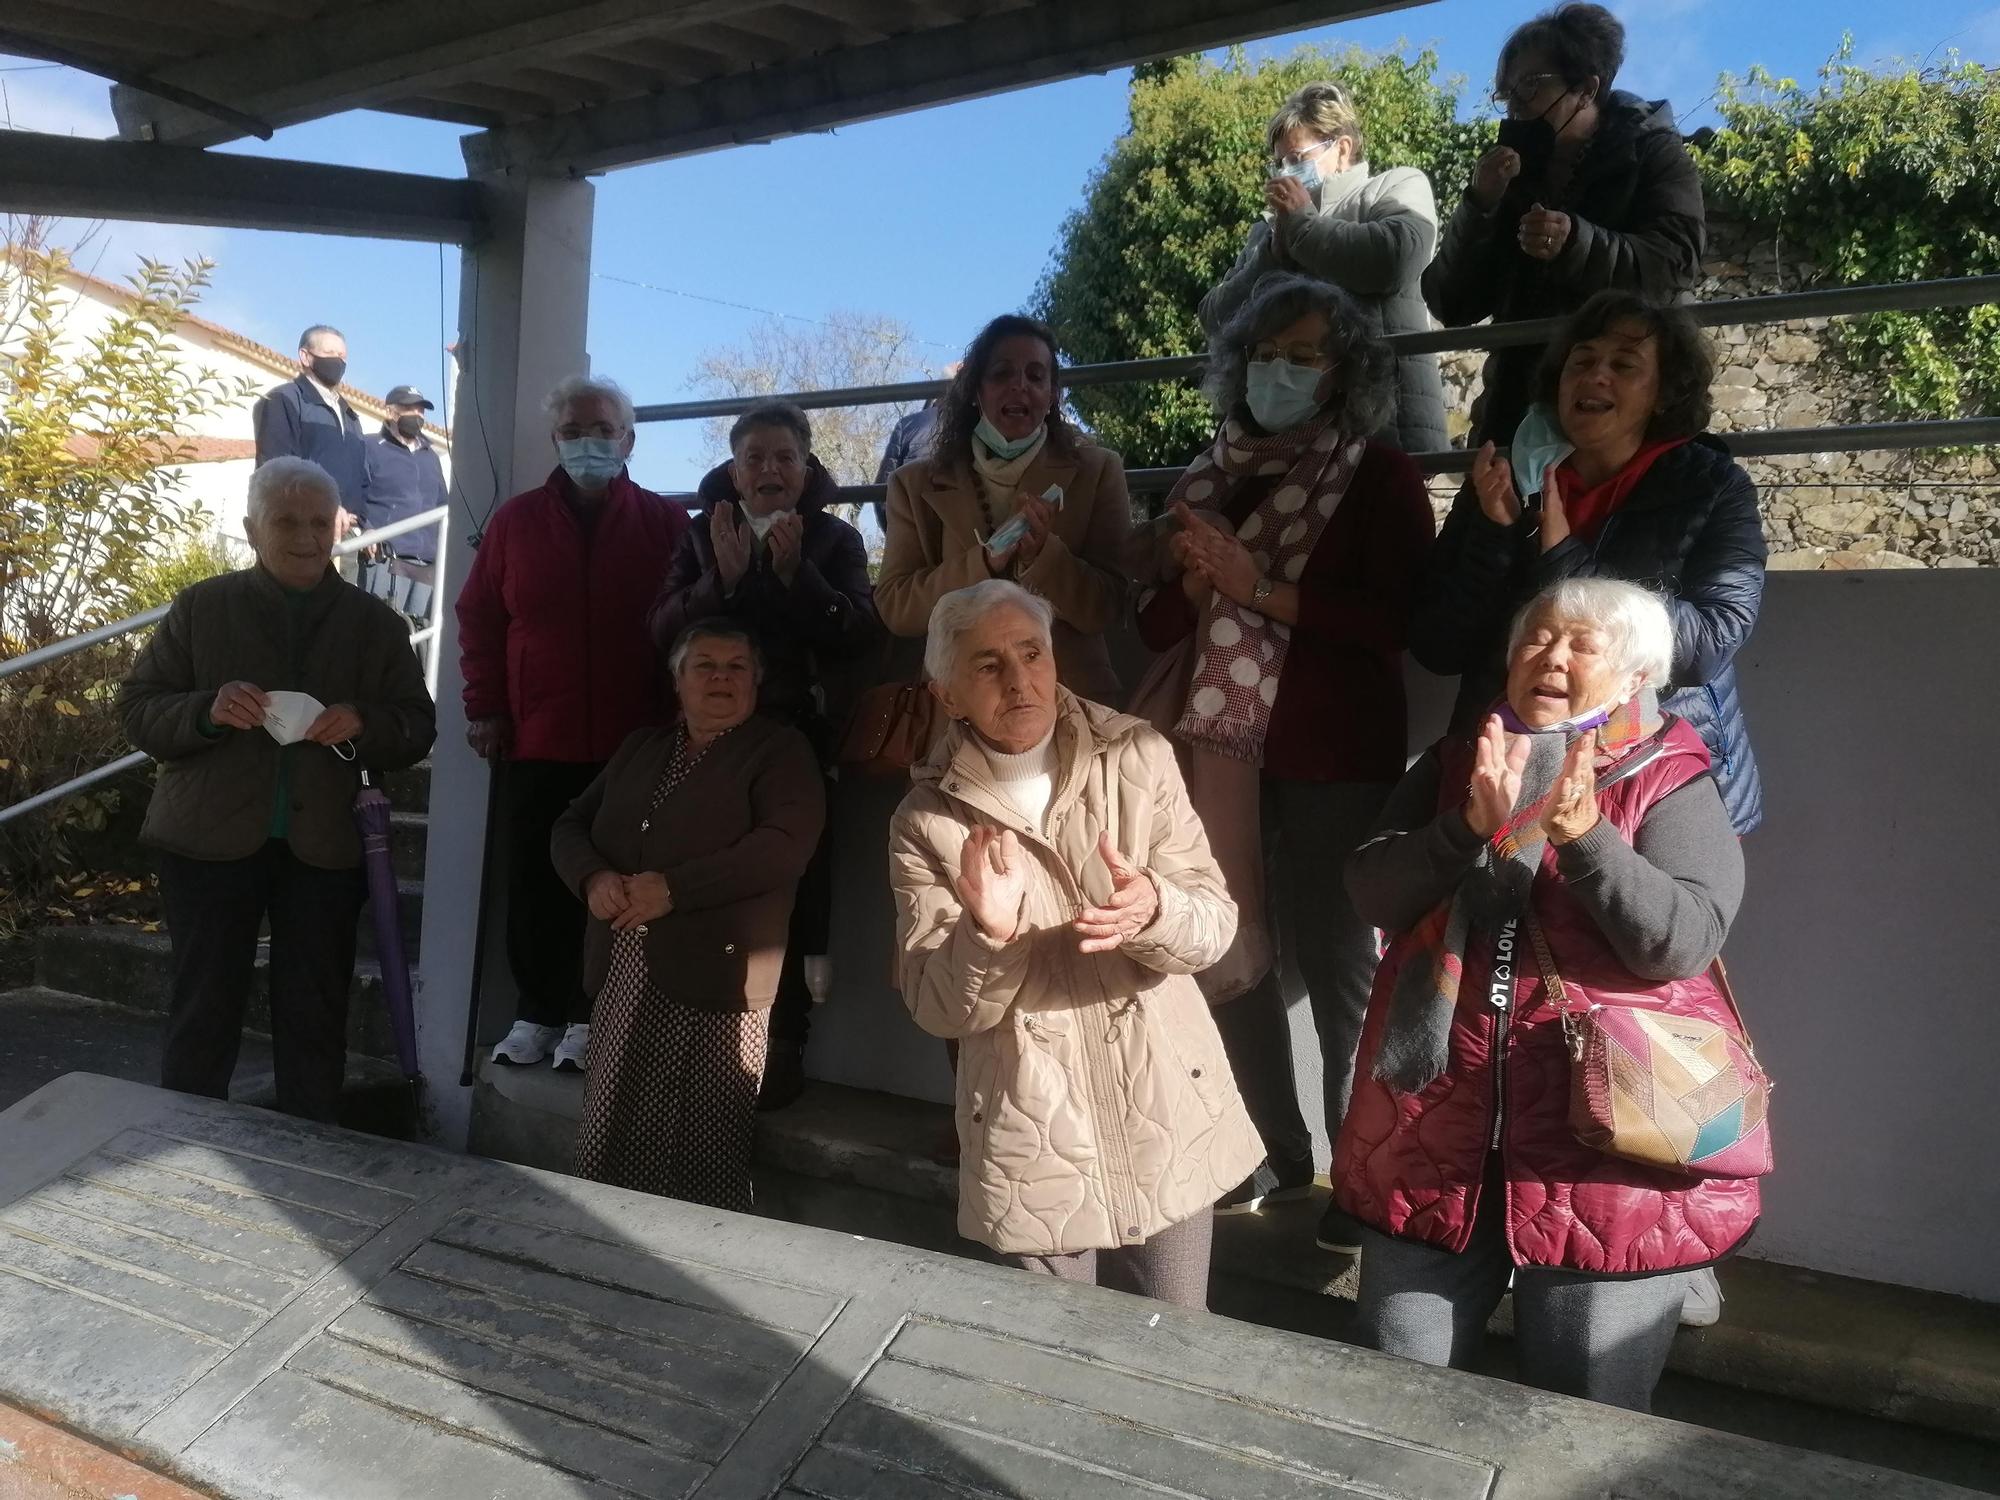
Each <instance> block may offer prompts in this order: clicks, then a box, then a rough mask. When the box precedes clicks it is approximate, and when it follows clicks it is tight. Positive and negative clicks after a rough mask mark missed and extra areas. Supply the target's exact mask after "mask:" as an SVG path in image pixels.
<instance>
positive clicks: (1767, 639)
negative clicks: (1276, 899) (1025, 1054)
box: [809, 570, 2000, 1301]
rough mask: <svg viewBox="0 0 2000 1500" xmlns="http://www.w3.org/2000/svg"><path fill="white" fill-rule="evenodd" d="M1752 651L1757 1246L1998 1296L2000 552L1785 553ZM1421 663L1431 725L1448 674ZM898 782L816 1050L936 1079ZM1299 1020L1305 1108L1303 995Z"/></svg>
mask: <svg viewBox="0 0 2000 1500" xmlns="http://www.w3.org/2000/svg"><path fill="white" fill-rule="evenodd" d="M1738 666H1739V670H1740V673H1741V676H1742V680H1743V695H1744V699H1745V703H1746V707H1747V710H1748V714H1749V724H1750V733H1751V737H1752V741H1753V743H1754V744H1755V746H1756V749H1757V755H1758V758H1759V760H1760V761H1761V763H1762V767H1763V775H1764V787H1765V798H1766V812H1767V817H1766V822H1765V825H1764V827H1763V828H1761V829H1760V830H1759V831H1758V832H1757V833H1755V834H1753V835H1752V836H1751V837H1750V839H1749V840H1748V841H1747V843H1746V846H1745V853H1746V855H1747V858H1748V863H1749V889H1748V895H1747V897H1746V899H1745V902H1744V906H1743V910H1742V913H1741V915H1740V916H1739V918H1738V920H1737V924H1736V927H1735V929H1734V931H1733V932H1732V933H1731V935H1730V939H1729V945H1728V956H1729V963H1730V972H1731V976H1732V978H1733V979H1734V981H1735V985H1736V988H1737V990H1738V997H1739V999H1740V1001H1741V1003H1742V1005H1743V1008H1744V1012H1745V1016H1746V1018H1747V1021H1748V1024H1749V1027H1750V1030H1751V1033H1752V1036H1753V1039H1754V1040H1755V1042H1756V1045H1757V1048H1758V1053H1759V1055H1760V1057H1761V1058H1762V1059H1763V1061H1764V1063H1765V1065H1766V1067H1767V1068H1768V1069H1769V1070H1770V1072H1771V1074H1772V1076H1773V1077H1774V1078H1775V1079H1776V1081H1777V1089H1776V1092H1775V1093H1774V1095H1773V1099H1772V1122H1773V1131H1774V1138H1775V1141H1776V1152H1777V1163H1778V1166H1777V1171H1776V1172H1775V1173H1774V1174H1773V1175H1772V1176H1771V1177H1770V1178H1769V1179H1768V1180H1767V1183H1766V1187H1765V1217H1764V1222H1763V1224H1762V1226H1761V1227H1760V1229H1759V1231H1758V1233H1757V1237H1756V1239H1755V1240H1754V1241H1753V1242H1752V1244H1751V1246H1750V1251H1749V1253H1751V1254H1753V1255H1757V1256H1762V1257H1765V1258H1768V1259H1771V1260H1778V1261H1784V1262H1787V1263H1790V1264H1793V1265H1801V1266H1809V1267H1813V1268H1816V1269H1819V1270H1823V1271H1830V1272H1836V1273H1840V1274H1845V1275H1853V1276H1862V1277H1867V1278H1870V1279H1873V1280H1878V1281H1888V1282H1895V1283H1898V1284H1901V1285H1906V1286H1915V1287H1922V1288H1926V1289H1928V1290H1933V1291H1943V1292H1955V1293H1960V1294H1963V1295H1966V1296H1973V1297H1980V1298H1985V1299H1987V1300H1993V1301H2000V1248H1996V1247H2000V1169H1996V1162H2000V1106H1997V1105H1996V1100H2000V1089H1996V1087H1995V1083H1996V1080H2000V1020H1996V1016H2000V776H1997V775H1996V765H2000V755H1996V753H1995V752H1996V749H2000V572H1992V571H1969V570H1967V571H1924V572H1869V573H1774V574H1772V575H1771V576H1770V579H1769V582H1768V584H1767V586H1766V591H1765V595H1764V615H1763V619H1762V621H1761V622H1760V624H1759V625H1758V628H1757V631H1756V633H1755V635H1753V636H1752V638H1751V641H1750V644H1749V645H1748V646H1747V647H1746V648H1745V649H1744V651H1743V653H1742V654H1741V655H1740V657H1739V658H1738ZM1412 684H1413V689H1414V692H1413V697H1412V718H1413V720H1414V721H1415V722H1414V723H1413V727H1412V733H1411V744H1412V746H1421V745H1424V744H1427V743H1429V741H1430V740H1431V739H1432V738H1434V737H1435V735H1436V734H1437V732H1438V730H1439V728H1440V727H1441V726H1442V724H1443V721H1444V717H1445V714H1446V712H1447V710H1448V709H1449V706H1450V703H1449V691H1448V689H1449V684H1448V683H1447V682H1444V681H1441V680H1439V679H1436V678H1427V677H1425V676H1424V674H1421V673H1413V674H1412ZM895 800H896V796H895V791H894V789H893V787H891V786H887V785H884V784H881V783H873V784H871V783H850V784H849V785H847V786H844V787H843V788H842V790H841V793H840V797H839V807H838V809H837V818H838V820H839V821H838V822H837V824H836V836H837V837H838V839H839V841H840V878H839V880H838V883H837V886H836V905H835V931H836V937H835V948H836V952H835V963H836V965H837V970H838V972H837V976H836V995H837V998H836V1000H835V1001H834V1002H833V1003H831V1004H829V1005H827V1006H825V1007H822V1008H821V1012H820V1015H819V1017H818V1023H817V1026H816V1029H815V1034H814V1040H813V1046H812V1050H811V1053H810V1054H809V1067H810V1070H811V1071H812V1072H813V1073H814V1074H815V1075H816V1076H818V1077H822V1078H827V1079H830V1080H832V1081H835V1082H840V1083H850V1084H855V1085H857V1086H860V1087H864V1088H877V1089H885V1090H888V1091H890V1092H894V1093H902V1094H908V1095H912V1096H915V1097H920V1098H928V1099H935V1100H943V1099H946V1098H948V1097H949V1090H950V1080H949V1075H948V1074H947V1073H946V1071H945V1067H944V1057H943V1049H942V1046H941V1044H939V1043H938V1042H936V1041H934V1040H932V1039H931V1038H929V1037H926V1036H924V1035H923V1034H922V1033H920V1032H918V1031H917V1029H916V1027H915V1026H914V1025H913V1024H912V1023H911V1022H910V1021H909V1019H908V1018H907V1016H906V1014H905V1012H904V1010H903V1008H902V1005H901V1002H900V1000H899V999H898V998H897V996H896V995H895V993H894V992H893V991H892V990H891V989H890V988H889V965H890V953H889V941H890V939H889V934H890V932H891V930H892V928H891V923H892V920H893V919H892V916H891V914H890V911H889V901H888V893H887V889H886V860H885V856H884V853H883V836H882V828H883V825H884V823H885V822H886V819H887V817H888V814H889V812H890V811H891V810H892V809H893V806H894V803H895ZM1292 1022H1293V1031H1294V1036H1295V1048H1294V1053H1295V1057H1296V1061H1297V1065H1298V1074H1299V1079H1298V1082H1299V1087H1300V1093H1301V1098H1302V1100H1303V1101H1304V1106H1305V1112H1306V1117H1307V1119H1308V1120H1310V1119H1312V1118H1313V1117H1314V1114H1315V1113H1316V1112H1317V1109H1318V1105H1317V1103H1316V1101H1317V1099H1318V1093H1319V1076H1320V1068H1319V1063H1318V1054H1317V1049H1316V1043H1315V1041H1314V1038H1313V1032H1312V1022H1311V1019H1310V1017H1309V1016H1308V1014H1307V1012H1306V1008H1305V1006H1304V1004H1303V1002H1302V1000H1301V1001H1300V1002H1299V1003H1295V1004H1294V1006H1293V1009H1292ZM1320 1151H1321V1165H1322V1167H1324V1165H1325V1161H1326V1143H1325V1141H1324V1140H1322V1141H1321V1142H1320Z"/></svg>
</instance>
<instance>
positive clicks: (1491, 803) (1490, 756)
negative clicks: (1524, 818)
mask: <svg viewBox="0 0 2000 1500" xmlns="http://www.w3.org/2000/svg"><path fill="white" fill-rule="evenodd" d="M1527 764H1528V736H1527V735H1525V734H1523V735H1517V736H1515V739H1514V743H1513V745H1512V746H1511V747H1510V746H1509V745H1508V744H1507V731H1506V730H1505V729H1503V728H1502V727H1501V725H1500V715H1498V714H1493V715H1491V716H1490V717H1489V718H1488V719H1487V720H1486V727H1485V728H1483V729H1481V730H1480V731H1479V741H1478V743H1477V744H1476V745H1475V746H1474V747H1473V762H1472V784H1471V785H1470V786H1469V787H1467V788H1466V793H1465V813H1464V817H1465V826H1466V827H1467V828H1470V829H1471V830H1472V831H1473V832H1474V833H1476V834H1478V835H1479V836H1480V837H1481V838H1482V839H1490V838H1492V837H1493V835H1494V834H1496V833H1498V832H1499V831H1500V829H1501V827H1502V826H1503V825H1504V824H1505V823H1506V821H1507V818H1508V815H1509V814H1511V813H1512V812H1513V811H1514V804H1515V803H1516V802H1518V801H1519V800H1520V798H1521V772H1522V770H1523V769H1524V768H1525V767H1526V766H1527Z"/></svg>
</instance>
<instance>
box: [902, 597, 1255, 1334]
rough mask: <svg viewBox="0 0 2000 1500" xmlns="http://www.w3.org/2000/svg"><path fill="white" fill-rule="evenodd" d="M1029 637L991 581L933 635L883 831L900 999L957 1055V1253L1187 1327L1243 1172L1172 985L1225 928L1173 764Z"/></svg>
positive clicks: (1155, 737)
mask: <svg viewBox="0 0 2000 1500" xmlns="http://www.w3.org/2000/svg"><path fill="white" fill-rule="evenodd" d="M1049 634H1050V610H1049V606H1048V604H1047V603H1046V602H1045V601H1043V600H1042V599H1040V598H1038V597H1036V596H1035V595H1033V594H1030V593H1028V592H1027V591H1026V590H1025V589H1022V588H1021V587H1019V586H1018V585H1016V584H1013V583H1009V582H1006V581H1004V580H1000V579H993V580H989V581H987V582H985V583H978V584H974V585H973V586H972V587H970V588H965V589H960V590H958V591H956V592H955V593H951V594H947V595H945V596H944V597H943V598H941V599H940V600H939V601H938V603H937V606H936V608H935V610H934V611H933V612H932V615H931V622H930V636H929V641H928V644H927V648H926V652H925V667H926V671H927V674H928V676H929V677H930V679H931V684H932V690H933V691H934V692H935V693H936V694H937V696H938V699H939V701H940V702H941V703H942V704H943V705H944V708H945V711H946V712H947V713H948V714H950V716H951V717H952V719H953V721H954V722H953V724H952V725H951V728H950V729H949V731H948V732H947V733H946V734H945V736H944V738H943V740H942V741H941V742H940V744H939V745H938V748H937V749H936V750H935V751H934V752H933V753H932V755H931V757H930V759H929V760H928V761H927V762H926V763H925V764H923V765H922V766H919V767H918V768H917V769H916V771H915V773H914V776H913V784H912V786H911V789H910V793H909V795H908V796H907V797H905V798H904V799H903V805H902V807H901V808H900V809H899V810H898V811H897V814H896V820H895V824H894V826H893V828H892V829H891V832H890V841H889V861H890V881H891V884H892V885H893V886H894V888H895V893H896V937H897V944H898V951H899V954H900V957H901V977H902V987H903V999H904V1002H905V1003H906V1004H907V1005H908V1006H909V1007H910V1012H911V1014H912V1015H914V1016H915V1017H916V1020H917V1024H918V1025H920V1026H922V1027H923V1028H924V1029H925V1030H926V1031H929V1032H931V1033H933V1034H934V1035H937V1036H941V1037H950V1038H956V1039H957V1040H958V1041H959V1043H960V1046H961V1049H962V1050H961V1052H960V1055H959V1063H958V1112H957V1123H958V1134H959V1140H960V1143H961V1146H962V1148H963V1151H962V1157H961V1163H960V1167H959V1204H958V1228H959V1232H960V1233H961V1234H963V1235H965V1236H966V1237H967V1238H969V1239H975V1240H979V1241H981V1242H983V1243H985V1244H987V1245H989V1246H991V1247H992V1248H993V1249H994V1250H996V1251H998V1252H1000V1253H1001V1254H1002V1255H1005V1256H1007V1257H1009V1258H1010V1259H1011V1260H1013V1261H1014V1263H1015V1264H1017V1265H1020V1266H1022V1267H1024V1268H1026V1269H1029V1270H1035V1271H1042V1272H1046V1273H1048V1274H1050V1275H1054V1276H1058V1277H1061V1278H1062V1279H1064V1280H1066V1281H1100V1280H1101V1281H1102V1283H1103V1284H1105V1285H1108V1286H1116V1287H1119V1288H1121V1289H1123V1290H1126V1291H1134V1292H1139V1293H1141V1294H1143V1295H1147V1296H1153V1297H1158V1298H1160V1299H1161V1300H1163V1301H1167V1302H1173V1303H1177V1304H1179V1305H1181V1306H1184V1307H1197V1308H1198V1307H1203V1306H1205V1305H1206V1303H1207V1297H1208V1256H1209V1234H1210V1229H1211V1216H1210V1207H1211V1205H1212V1204H1213V1203H1214V1202H1215V1200H1216V1199H1217V1198H1218V1197H1219V1196H1221V1194H1222V1193H1223V1192H1225V1191H1226V1190H1227V1189H1229V1188H1231V1187H1233V1186H1235V1184H1236V1183H1238V1182H1240V1181H1241V1180H1242V1179H1243V1177H1244V1175H1245V1174H1246V1173H1248V1172H1249V1171H1250V1170H1251V1169H1252V1168H1254V1167H1255V1166H1256V1165H1257V1162H1258V1161H1259V1160H1260V1159H1261V1158H1262V1156H1263V1151H1264V1148H1263V1145H1262V1144H1261V1143H1260V1142H1259V1141H1258V1139H1257V1133H1256V1131H1255V1130H1253V1129H1252V1128H1251V1125H1250V1118H1249V1116H1248V1115H1247V1114H1246V1113H1245V1112H1244V1109H1243V1104H1242V1101H1241V1100H1240V1099H1239V1098H1238V1096H1237V1092H1236V1083H1235V1080H1234V1078H1232V1077H1231V1075H1230V1072H1229V1064H1228V1062H1227V1061H1226V1060H1225V1058H1224V1057H1223V1052H1222V1042H1221V1038H1220V1037H1219V1036H1218V1035H1217V1033H1216V1029H1215V1023H1214V1022H1213V1021H1212V1020H1210V1019H1209V1014H1208V1005H1207V1002H1206V1001H1205V1000H1203V998H1202V996H1201V992H1200V991H1199V990H1198V989H1197V988H1196V987H1195V983H1194V979H1193V977H1192V976H1193V975H1194V974H1195V973H1197V972H1198V971H1200V970H1201V969H1203V968H1206V967H1207V966H1208V965H1209V964H1211V963H1214V962H1215V961H1216V959H1218V958H1220V957H1221V956H1222V954H1223V953H1224V951H1225V950H1227V948H1228V947H1229V943H1230V940H1231V939H1232V938H1233V937H1234V935H1235V932H1236V907H1235V905H1234V904H1233V903H1232V902H1231V901H1230V899H1229V895H1228V892H1227V890H1226V889H1225V887H1224V885H1223V881H1222V873H1221V871H1220V870H1219V869H1217V867H1216V864H1215V861H1214V859H1213V858H1212V857H1211V856H1210V854H1209V849H1208V839H1207V837H1206V835H1205V834H1204V833H1203V832H1202V827H1201V823H1200V821H1199V820H1198V819H1197V818H1196V817H1195V815H1194V812H1193V810H1192V809H1191V808H1190V806H1189V804H1188V798H1187V791H1186V789H1185V788H1184V787H1183V786H1182V784H1181V776H1180V770H1179V767H1178V766H1177V765H1176V764H1175V761H1174V755H1173V750H1172V748H1171V747H1170V746H1169V745H1168V743H1167V741H1166V740H1165V739H1164V738H1162V737H1161V736H1160V735H1159V734H1158V733H1157V732H1155V731H1154V730H1153V729H1151V728H1150V727H1149V726H1147V725H1145V724H1143V723H1141V722H1140V721H1139V720H1137V719H1133V718H1128V717H1127V716H1125V715H1123V714H1118V713H1114V712H1112V711H1111V710H1110V709H1107V708H1103V707H1100V706H1099V705H1097V704H1094V703H1087V702H1085V701H1083V700H1082V699H1079V698H1077V697H1075V696H1074V695H1072V694H1071V693H1070V692H1068V691H1067V690H1066V689H1063V688H1059V687H1058V686H1057V685H1056V670H1055V658H1054V655H1053V652H1052V648H1051V645H1050V639H1049ZM1100 1252H1105V1253H1103V1254H1102V1255H1100Z"/></svg>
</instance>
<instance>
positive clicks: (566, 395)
mask: <svg viewBox="0 0 2000 1500" xmlns="http://www.w3.org/2000/svg"><path fill="white" fill-rule="evenodd" d="M586 396H595V397H597V398H599V399H601V400H605V401H609V402H610V403H611V407H612V410H614V411H616V412H617V413H618V422H619V425H620V426H622V427H623V428H624V429H625V430H626V431H627V432H630V431H631V430H632V425H633V412H632V398H631V397H630V396H628V395H626V394H625V388H624V387H623V386H621V385H620V384H619V383H618V382H617V381H615V380H606V379H605V378H604V377H603V376H601V375H572V376H570V377H569V378H568V379H567V380H563V381H559V382H558V383H557V385H556V388H555V389H554V390H552V391H550V392H549V395H548V399H547V400H546V401H544V402H543V403H542V413H543V415H545V416H546V417H547V418H548V419H549V426H551V427H560V426H562V419H563V414H564V413H565V412H567V411H568V410H569V408H570V403H571V402H573V401H577V400H580V399H582V398H583V397H586Z"/></svg>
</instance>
